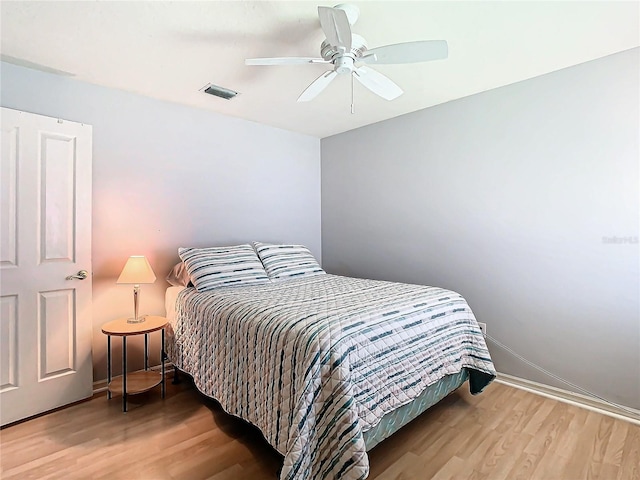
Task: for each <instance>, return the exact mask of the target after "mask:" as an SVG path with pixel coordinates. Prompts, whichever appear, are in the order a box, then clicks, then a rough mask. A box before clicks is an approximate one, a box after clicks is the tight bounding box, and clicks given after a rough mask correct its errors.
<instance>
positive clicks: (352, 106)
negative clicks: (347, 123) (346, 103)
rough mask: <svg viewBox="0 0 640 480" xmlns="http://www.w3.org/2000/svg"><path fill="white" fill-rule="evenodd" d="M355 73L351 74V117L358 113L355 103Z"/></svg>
mask: <svg viewBox="0 0 640 480" xmlns="http://www.w3.org/2000/svg"><path fill="white" fill-rule="evenodd" d="M353 75H354V74H353V73H351V115H353V114H354V113H356V109H355V105H354V101H353Z"/></svg>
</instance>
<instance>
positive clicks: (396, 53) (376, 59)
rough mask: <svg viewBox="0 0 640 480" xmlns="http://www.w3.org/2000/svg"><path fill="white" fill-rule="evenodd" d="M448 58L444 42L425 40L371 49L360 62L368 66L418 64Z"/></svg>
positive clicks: (446, 46)
mask: <svg viewBox="0 0 640 480" xmlns="http://www.w3.org/2000/svg"><path fill="white" fill-rule="evenodd" d="M448 56H449V46H448V45H447V42H446V41H445V40H425V41H421V42H407V43H396V44H394V45H385V46H383V47H378V48H372V49H371V50H367V53H366V55H365V56H364V57H362V58H361V59H360V60H361V61H363V62H364V63H368V64H372V63H379V64H383V63H384V64H392V63H418V62H429V61H431V60H442V59H444V58H447V57H448Z"/></svg>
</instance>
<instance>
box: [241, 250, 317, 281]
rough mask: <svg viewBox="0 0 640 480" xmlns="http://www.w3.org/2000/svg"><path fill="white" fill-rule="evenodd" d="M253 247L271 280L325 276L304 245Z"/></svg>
mask: <svg viewBox="0 0 640 480" xmlns="http://www.w3.org/2000/svg"><path fill="white" fill-rule="evenodd" d="M253 247H254V248H255V249H256V252H258V256H259V257H260V260H261V261H262V264H263V265H264V269H265V270H266V271H267V275H269V278H270V279H271V280H286V279H290V278H298V277H302V276H305V277H311V276H314V275H323V274H324V273H325V271H324V270H322V268H321V267H320V265H319V264H318V262H317V260H316V259H315V258H314V257H313V255H312V254H311V252H310V251H309V249H308V248H307V247H305V246H303V245H273V244H270V243H260V242H253Z"/></svg>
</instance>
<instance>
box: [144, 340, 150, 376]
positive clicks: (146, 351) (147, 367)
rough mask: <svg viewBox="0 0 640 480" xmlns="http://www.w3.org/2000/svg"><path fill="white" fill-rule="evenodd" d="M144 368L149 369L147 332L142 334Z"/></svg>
mask: <svg viewBox="0 0 640 480" xmlns="http://www.w3.org/2000/svg"><path fill="white" fill-rule="evenodd" d="M144 369H145V371H146V370H149V334H148V333H145V334H144Z"/></svg>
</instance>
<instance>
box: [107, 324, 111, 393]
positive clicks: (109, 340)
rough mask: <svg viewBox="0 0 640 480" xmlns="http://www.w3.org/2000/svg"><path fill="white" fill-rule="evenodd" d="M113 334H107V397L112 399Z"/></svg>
mask: <svg viewBox="0 0 640 480" xmlns="http://www.w3.org/2000/svg"><path fill="white" fill-rule="evenodd" d="M110 383H111V335H107V399H108V400H111V389H110V387H109V384H110Z"/></svg>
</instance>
